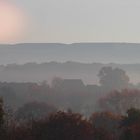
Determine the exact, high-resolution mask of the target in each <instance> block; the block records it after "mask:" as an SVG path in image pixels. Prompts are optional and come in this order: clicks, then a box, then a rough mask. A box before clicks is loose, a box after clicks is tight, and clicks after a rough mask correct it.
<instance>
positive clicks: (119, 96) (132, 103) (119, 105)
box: [98, 89, 140, 115]
mask: <svg viewBox="0 0 140 140" xmlns="http://www.w3.org/2000/svg"><path fill="white" fill-rule="evenodd" d="M139 106H140V91H139V90H129V89H124V90H122V91H117V90H115V91H112V92H110V93H109V94H107V95H105V96H104V97H102V98H100V99H99V101H98V107H99V110H100V111H110V112H113V113H117V114H122V115H124V114H126V111H127V110H128V109H129V108H132V107H134V108H139Z"/></svg>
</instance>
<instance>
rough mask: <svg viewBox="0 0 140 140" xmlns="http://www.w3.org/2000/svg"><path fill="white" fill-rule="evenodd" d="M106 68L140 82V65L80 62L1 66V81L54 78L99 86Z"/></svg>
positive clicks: (38, 80) (48, 79)
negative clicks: (121, 71) (99, 75)
mask: <svg viewBox="0 0 140 140" xmlns="http://www.w3.org/2000/svg"><path fill="white" fill-rule="evenodd" d="M104 66H111V67H114V68H116V67H117V68H121V69H123V70H125V71H126V73H127V74H128V76H129V77H130V81H131V82H133V83H136V82H140V79H139V75H140V64H115V63H111V64H102V63H78V62H70V61H69V62H65V63H58V62H48V63H40V64H38V63H26V64H23V65H18V64H9V65H5V66H4V65H0V81H2V82H4V81H6V82H41V81H44V80H47V81H48V82H49V83H50V82H51V80H52V79H53V78H54V77H61V78H64V79H82V80H83V81H84V83H85V84H97V83H98V81H99V79H98V77H97V75H98V73H99V71H100V69H101V68H102V67H104Z"/></svg>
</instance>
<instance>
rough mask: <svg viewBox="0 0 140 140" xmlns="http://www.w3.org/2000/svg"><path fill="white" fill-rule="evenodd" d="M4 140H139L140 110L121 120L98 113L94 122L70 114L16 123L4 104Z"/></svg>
mask: <svg viewBox="0 0 140 140" xmlns="http://www.w3.org/2000/svg"><path fill="white" fill-rule="evenodd" d="M0 139H1V140H139V139H140V110H138V109H134V108H131V109H129V110H128V111H127V113H126V115H124V116H121V115H118V114H113V113H111V112H96V113H93V114H92V115H91V117H90V118H88V119H87V118H85V117H84V116H82V115H81V114H78V113H73V112H72V111H71V110H68V111H56V112H54V113H51V114H50V115H48V116H46V117H43V118H42V119H41V118H40V119H33V118H29V119H25V120H22V121H21V120H16V119H13V117H12V116H10V115H9V116H8V114H7V113H6V112H5V110H4V109H3V102H2V101H1V102H0Z"/></svg>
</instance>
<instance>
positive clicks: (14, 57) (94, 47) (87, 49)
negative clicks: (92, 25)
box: [0, 43, 140, 64]
mask: <svg viewBox="0 0 140 140" xmlns="http://www.w3.org/2000/svg"><path fill="white" fill-rule="evenodd" d="M139 52H140V44H134V43H74V44H61V43H25V44H15V45H0V64H10V63H20V64H21V63H22V64H23V63H27V62H39V63H42V62H49V61H58V62H66V61H78V62H85V63H89V62H90V63H92V62H101V63H112V62H114V63H139V61H140V55H139Z"/></svg>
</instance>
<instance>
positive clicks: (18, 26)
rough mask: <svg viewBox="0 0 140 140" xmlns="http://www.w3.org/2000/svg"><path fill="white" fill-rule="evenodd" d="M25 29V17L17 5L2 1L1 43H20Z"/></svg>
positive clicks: (0, 19) (0, 7)
mask: <svg viewBox="0 0 140 140" xmlns="http://www.w3.org/2000/svg"><path fill="white" fill-rule="evenodd" d="M24 28H25V16H24V14H23V12H22V11H21V10H20V9H19V8H18V7H16V6H15V5H13V4H11V3H9V2H5V1H0V43H5V42H15V41H18V40H19V39H20V37H21V35H22V33H23V31H24Z"/></svg>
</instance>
